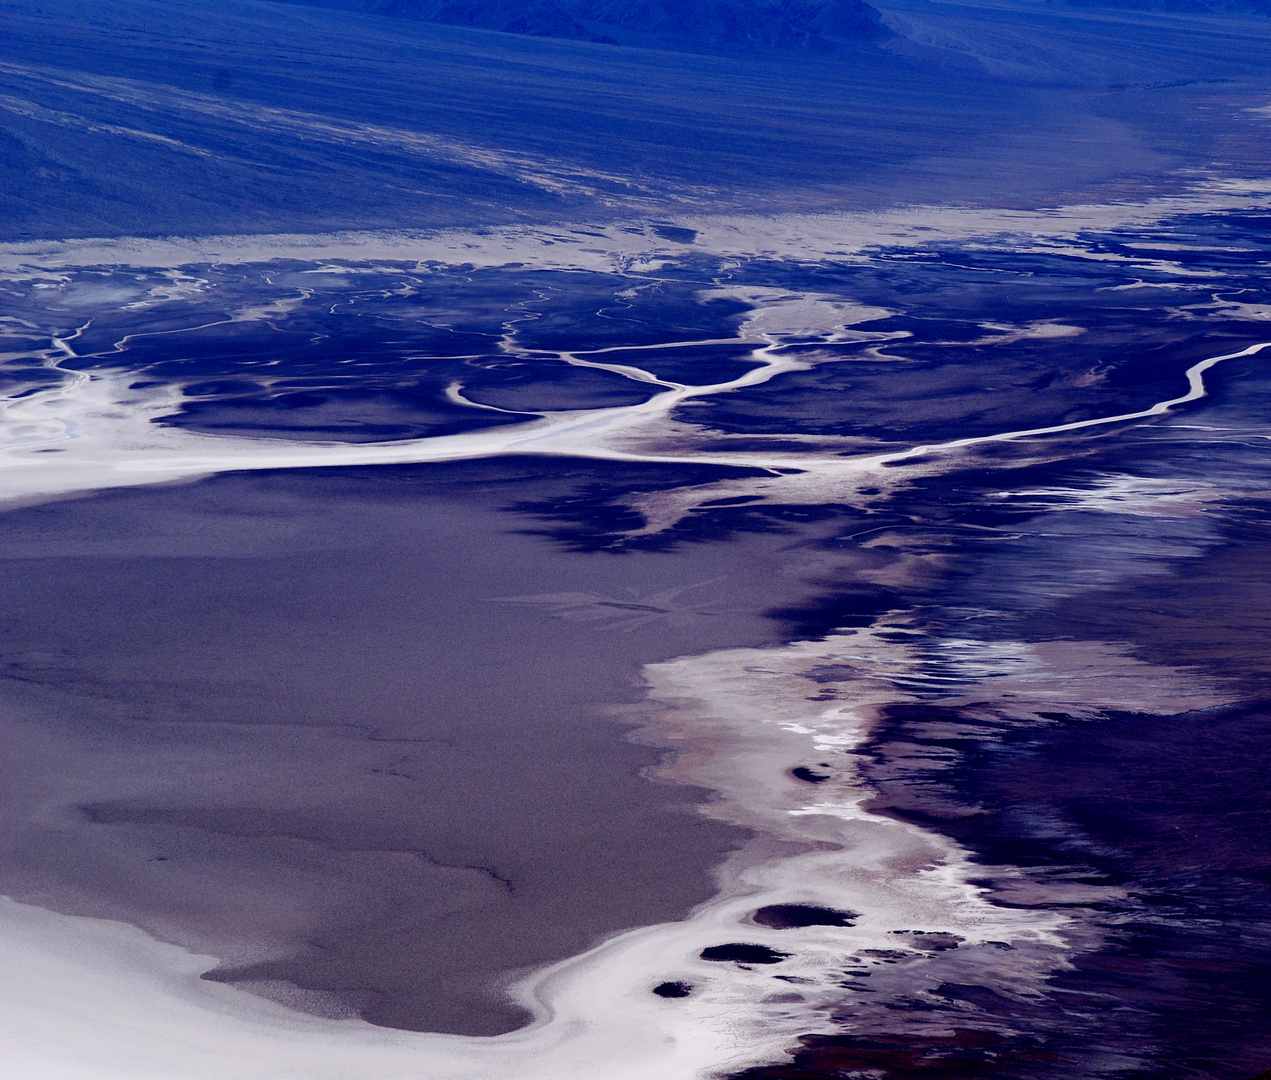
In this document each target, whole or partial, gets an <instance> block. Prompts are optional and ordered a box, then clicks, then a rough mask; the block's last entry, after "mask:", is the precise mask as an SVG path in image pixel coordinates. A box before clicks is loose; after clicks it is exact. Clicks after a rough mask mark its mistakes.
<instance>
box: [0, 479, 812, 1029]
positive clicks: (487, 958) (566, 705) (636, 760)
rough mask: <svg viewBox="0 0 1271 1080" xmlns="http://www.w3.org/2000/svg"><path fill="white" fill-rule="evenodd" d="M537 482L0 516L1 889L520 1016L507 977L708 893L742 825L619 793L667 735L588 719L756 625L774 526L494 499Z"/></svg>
mask: <svg viewBox="0 0 1271 1080" xmlns="http://www.w3.org/2000/svg"><path fill="white" fill-rule="evenodd" d="M536 467H537V466H536ZM509 471H510V472H511V473H515V488H514V489H512V488H510V487H507V486H505V485H503V484H502V483H501V481H500V477H502V476H503V475H504V474H505V473H509ZM552 472H555V473H556V474H557V475H556V476H555V477H553V476H552V475H551V474H552ZM564 472H565V470H562V469H561V468H560V467H559V466H552V465H551V464H550V463H548V464H547V465H546V466H545V467H544V468H543V469H542V471H541V472H540V473H539V474H538V475H537V476H533V475H532V476H529V477H527V476H526V475H524V473H523V470H521V469H520V467H519V466H517V467H513V468H511V470H509V467H507V466H505V465H500V466H497V467H494V466H489V467H487V466H483V465H477V466H465V467H464V468H463V469H460V470H455V469H447V468H441V469H435V470H432V471H431V472H430V471H429V470H413V471H412V470H407V471H402V472H393V473H383V472H376V473H363V474H350V473H342V474H317V473H312V474H304V475H296V474H260V475H254V476H225V477H221V478H218V479H216V480H214V481H208V482H204V483H200V484H195V485H191V486H187V487H179V488H168V489H149V490H131V491H123V492H117V493H111V494H106V495H102V496H98V497H93V498H86V499H82V500H70V501H63V502H59V503H56V504H50V505H46V506H42V507H34V508H28V509H24V510H19V511H13V512H11V513H9V514H6V515H4V516H3V518H0V557H3V558H4V560H5V563H6V564H7V570H6V573H5V574H4V575H0V606H2V607H3V610H4V611H5V612H6V613H7V618H6V624H5V627H4V655H3V663H4V671H3V674H4V675H5V676H6V679H5V682H4V694H5V698H6V701H5V703H4V707H3V712H2V713H0V725H2V728H3V734H4V736H5V741H6V742H7V743H8V744H9V747H10V751H9V755H8V759H7V763H6V768H7V770H8V771H9V775H8V778H7V783H6V785H5V788H4V795H3V797H2V800H0V814H3V822H2V826H3V837H4V840H5V845H4V848H3V850H2V851H0V890H3V891H4V892H6V893H8V894H10V895H12V896H14V897H15V898H17V899H20V900H25V901H28V902H33V903H37V904H40V905H43V906H46V907H49V908H52V909H55V910H60V911H66V912H70V913H75V914H88V915H94V916H101V917H109V918H117V919H122V920H124V921H127V922H131V923H133V924H135V925H138V926H140V927H142V928H143V929H146V930H147V931H149V932H151V933H154V934H156V935H158V936H160V937H162V938H165V939H167V940H171V941H175V942H178V943H180V944H184V945H187V946H190V947H193V948H196V949H199V950H202V951H208V952H211V953H213V954H215V955H217V956H219V957H221V958H222V960H223V961H224V962H223V964H222V966H221V967H220V968H219V969H218V970H217V971H216V972H215V974H214V977H215V978H218V979H221V980H225V981H232V982H237V983H241V984H242V985H244V986H246V987H248V988H251V989H254V990H256V991H258V992H261V993H266V994H269V995H270V996H274V997H281V998H282V999H284V1000H286V1001H287V1002H288V1003H290V1004H293V1005H297V1006H300V1007H303V1008H309V1009H311V1010H314V1011H320V1012H326V1013H328V1014H334V1015H341V1014H343V1015H347V1014H348V1013H349V1012H355V1013H359V1014H361V1015H364V1016H365V1017H366V1018H368V1019H371V1020H373V1021H374V1022H377V1023H380V1024H385V1025H389V1026H394V1027H402V1028H412V1029H422V1030H437V1031H452V1032H458V1033H464V1034H493V1033H497V1032H499V1031H506V1030H509V1029H510V1028H513V1027H516V1026H517V1025H519V1024H520V1023H523V1022H524V1020H525V1019H526V1014H525V1013H524V1012H523V1011H522V1010H521V1009H519V1008H518V1007H516V1006H514V1005H513V1004H512V1003H511V1002H510V1001H509V1000H508V999H506V998H505V997H504V996H503V994H502V987H503V986H504V985H506V983H507V982H508V980H509V979H510V977H511V975H512V974H513V973H516V972H519V971H524V970H525V969H526V968H528V967H532V966H536V965H541V964H544V963H548V962H550V961H553V960H556V959H560V958H562V957H565V956H569V955H572V954H574V953H577V952H580V951H582V950H583V949H586V948H587V947H589V946H590V945H592V944H593V943H595V942H596V941H597V940H599V939H600V938H602V937H604V936H606V935H609V934H611V933H614V932H616V931H618V930H620V929H623V928H626V927H631V926H638V925H644V924H648V923H654V922H661V921H666V920H674V919H678V918H680V917H682V916H683V915H684V914H685V913H686V912H687V911H688V909H689V908H691V907H692V906H693V905H694V904H697V903H699V902H701V901H703V900H705V899H707V898H708V897H709V896H710V895H712V893H713V883H712V876H711V873H712V868H713V867H715V866H716V865H717V864H718V863H719V862H720V861H721V860H723V859H724V858H725V857H726V855H727V854H728V853H729V852H730V851H732V850H733V849H734V848H735V847H736V846H738V845H739V844H740V843H741V841H742V840H743V839H744V837H745V835H746V833H745V832H744V831H743V830H741V829H738V828H735V827H733V826H730V825H727V824H724V823H721V822H718V821H713V820H710V819H707V818H705V817H703V816H701V815H700V814H698V813H696V808H697V805H698V803H699V802H700V801H701V799H702V798H703V797H704V796H703V794H702V793H701V792H700V791H694V790H693V789H691V788H685V787H683V786H679V785H670V784H658V783H650V782H649V781H648V780H646V779H644V778H643V777H642V775H641V774H642V772H643V771H645V770H648V769H650V768H651V767H652V766H654V765H655V764H656V763H657V762H658V761H659V760H660V759H661V757H662V755H663V754H664V753H665V751H664V750H663V749H660V748H657V747H649V746H647V745H637V744H636V743H633V742H631V741H630V740H628V739H626V738H625V737H624V735H625V731H626V729H625V728H624V726H623V725H621V724H618V723H615V722H613V721H612V720H611V719H606V718H605V717H606V715H607V714H608V711H609V710H611V709H612V708H613V706H614V705H615V704H621V703H622V702H624V701H626V702H635V701H637V700H639V697H640V695H641V693H642V690H641V687H640V684H639V682H638V678H637V676H638V674H639V672H640V669H641V667H642V665H644V664H646V663H648V662H651V661H657V660H661V659H665V658H668V657H671V656H676V655H681V654H684V653H695V652H700V651H705V650H709V649H712V648H718V647H720V646H722V645H734V644H762V643H767V642H771V641H773V640H774V639H775V637H776V627H775V625H774V624H773V623H771V622H770V621H768V620H766V619H765V618H763V617H762V616H761V615H760V614H759V612H760V611H762V610H763V609H764V608H766V607H770V606H772V605H773V604H774V603H782V602H792V601H795V600H797V599H798V598H799V597H800V596H801V595H802V593H803V591H804V585H803V584H802V582H801V581H800V580H799V579H798V576H797V575H792V574H790V573H787V572H785V569H788V565H789V562H790V560H789V549H790V547H791V544H792V543H793V541H792V538H791V537H789V536H784V537H781V536H775V535H751V536H749V537H745V538H742V539H741V540H738V541H733V542H729V543H723V544H704V545H690V546H688V547H686V548H685V549H683V550H682V551H679V552H676V553H673V554H666V553H661V554H654V553H649V552H643V553H642V552H629V553H626V554H623V555H609V554H595V553H590V554H589V553H583V552H578V551H569V550H566V549H565V547H564V546H562V545H559V544H556V543H553V542H551V541H549V540H547V539H544V538H543V537H540V536H533V535H528V534H526V533H525V532H518V531H515V530H517V529H523V528H524V527H525V524H526V522H525V519H523V518H520V519H518V518H517V517H514V516H508V515H506V514H504V513H501V512H499V511H498V510H497V507H498V506H499V505H500V504H501V503H503V502H505V501H509V496H510V494H512V493H513V490H514V494H515V495H516V496H517V497H519V498H523V497H525V495H526V493H527V491H528V490H530V489H533V488H537V491H538V493H539V494H546V495H550V494H552V493H553V492H559V490H560V489H561V488H562V486H567V485H568V484H569V483H571V482H572V481H571V480H569V479H568V477H565V476H564V475H563V474H564ZM590 478H591V479H594V477H590ZM783 553H784V554H783ZM783 564H785V568H784V569H783ZM562 596H564V597H566V600H562V599H561V597H562ZM579 597H581V599H579ZM588 597H590V600H588ZM651 597H652V599H650V598H651ZM509 598H511V599H514V600H516V601H517V602H516V603H508V602H506V601H507V600H508V599H509ZM569 598H572V599H569ZM637 609H638V610H637ZM720 611H727V613H728V618H727V619H721V618H719V617H718V613H719V612H720Z"/></svg>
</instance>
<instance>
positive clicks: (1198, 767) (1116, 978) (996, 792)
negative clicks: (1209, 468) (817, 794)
mask: <svg viewBox="0 0 1271 1080" xmlns="http://www.w3.org/2000/svg"><path fill="white" fill-rule="evenodd" d="M1243 509H1244V511H1245V512H1246V513H1250V512H1254V511H1256V509H1257V508H1256V507H1245V508H1243ZM1269 611H1271V562H1269V561H1268V559H1267V546H1266V544H1265V541H1264V539H1263V538H1262V536H1261V535H1260V530H1259V529H1258V528H1256V527H1254V526H1252V525H1246V526H1243V527H1233V528H1232V529H1231V535H1230V536H1229V537H1228V542H1226V543H1225V544H1223V545H1222V546H1221V547H1219V548H1217V549H1216V550H1214V551H1213V552H1212V553H1211V554H1210V555H1209V557H1207V558H1205V559H1187V560H1179V561H1178V563H1177V564H1176V565H1175V569H1174V573H1172V574H1170V575H1168V576H1162V577H1160V578H1158V579H1155V580H1153V581H1150V582H1148V583H1146V584H1144V583H1136V586H1135V587H1133V588H1130V587H1126V588H1122V589H1109V590H1097V591H1092V592H1089V593H1085V594H1081V595H1079V596H1077V597H1074V598H1072V599H1071V600H1069V601H1067V602H1064V603H1060V604H1057V605H1055V607H1054V608H1053V610H1052V611H1050V612H1049V613H1047V614H1046V615H1044V616H1041V617H1039V618H1038V619H1037V620H1036V621H1035V622H1034V623H1033V629H1034V630H1035V631H1037V632H1039V633H1046V634H1047V635H1049V634H1053V635H1054V636H1061V635H1063V634H1064V633H1065V632H1066V633H1067V635H1069V636H1074V637H1077V638H1101V639H1104V640H1113V641H1123V642H1127V643H1129V644H1130V645H1132V646H1133V647H1134V651H1135V654H1136V655H1139V656H1142V657H1145V658H1148V659H1151V660H1153V661H1155V662H1157V663H1162V664H1170V665H1178V666H1185V667H1188V668H1190V669H1191V670H1192V671H1194V672H1195V674H1196V677H1197V678H1198V679H1204V678H1207V677H1213V676H1219V677H1221V678H1223V679H1224V680H1225V683H1226V685H1228V686H1235V687H1243V688H1244V690H1245V692H1246V693H1247V694H1248V695H1249V696H1248V697H1246V698H1245V699H1244V700H1242V701H1237V702H1236V703H1234V704H1232V705H1230V706H1226V707H1220V708H1214V709H1209V710H1203V711H1199V712H1191V713H1183V714H1180V715H1174V716H1166V715H1155V714H1144V713H1108V714H1104V715H1103V716H1101V717H1099V718H1096V719H1077V718H1072V717H1068V716H1065V715H1062V714H1055V715H1054V716H1053V717H1051V720H1052V724H1051V725H1050V726H1043V727H1036V726H1029V727H1025V728H1017V729H1014V730H1003V729H1001V728H997V729H996V730H989V728H987V727H986V729H985V730H984V732H983V733H982V734H979V733H977V732H976V730H975V722H974V721H973V720H968V719H967V718H966V717H965V716H962V715H960V714H959V713H958V711H957V710H944V711H943V713H942V711H941V710H938V709H931V708H927V709H912V708H906V707H903V706H897V707H896V708H895V709H894V712H893V716H892V717H891V719H890V721H889V722H888V723H886V724H884V725H883V726H882V727H881V728H880V729H879V730H878V731H877V732H876V734H875V738H874V740H873V745H872V747H871V752H870V758H871V760H872V763H873V765H872V769H871V771H872V776H871V779H872V782H873V783H874V784H875V786H876V788H877V790H878V792H879V797H878V799H877V800H876V801H875V803H874V809H875V810H879V811H881V812H885V813H890V814H892V815H895V816H898V817H901V818H904V819H906V820H910V821H914V822H918V823H920V824H921V825H923V826H924V827H926V828H931V829H936V830H938V831H941V832H943V833H945V834H946V835H949V836H951V837H953V838H955V839H956V840H958V842H959V843H961V844H963V845H965V846H966V847H967V848H968V849H970V850H971V851H973V852H974V853H975V854H976V858H977V861H979V862H980V863H981V864H982V865H983V875H982V880H983V883H984V884H986V885H989V886H990V887H991V888H993V889H994V890H995V894H996V895H997V896H998V898H999V902H1001V903H1005V904H1011V905H1022V906H1025V907H1040V908H1050V909H1065V908H1066V909H1068V910H1070V911H1072V912H1073V913H1074V914H1075V915H1078V916H1079V917H1080V918H1081V919H1082V920H1084V921H1086V923H1087V925H1088V926H1089V927H1093V928H1095V931H1096V933H1097V934H1098V936H1099V938H1100V940H1099V941H1098V942H1097V943H1096V944H1093V945H1089V946H1087V947H1085V948H1083V949H1080V950H1078V952H1077V953H1076V955H1075V956H1074V961H1073V963H1074V966H1073V968H1072V969H1071V970H1068V971H1062V972H1058V973H1056V975H1055V976H1054V977H1053V978H1052V979H1051V980H1050V981H1049V983H1048V984H1047V987H1046V992H1045V995H1044V997H1043V998H1042V999H1041V1000H1039V1001H1036V1002H1032V1003H1022V1002H1019V1001H1009V1000H1007V999H1005V998H1001V997H997V996H995V995H990V994H986V993H985V992H983V991H976V989H975V988H972V987H959V986H954V985H948V986H944V987H941V988H940V989H939V991H938V993H937V997H942V998H943V999H945V1001H946V1002H947V1003H948V1004H949V1005H950V1006H953V1007H955V1008H958V1009H959V1010H960V1011H961V1015H962V1016H963V1017H964V1018H965V1020H966V1028H967V1030H965V1031H963V1032H961V1033H959V1034H958V1035H957V1036H953V1037H951V1038H950V1040H949V1041H948V1045H947V1046H946V1045H945V1044H944V1043H941V1042H931V1041H930V1040H927V1041H925V1042H924V1041H922V1040H905V1039H903V1038H897V1039H889V1040H888V1039H885V1040H883V1041H882V1042H877V1040H875V1041H874V1042H871V1041H870V1040H868V1039H858V1038H852V1037H847V1036H844V1037H842V1038H832V1039H821V1040H818V1039H809V1040H807V1046H806V1047H805V1048H804V1050H803V1051H802V1052H801V1053H799V1054H798V1055H797V1056H796V1058H795V1067H792V1068H790V1069H787V1070H786V1071H781V1070H758V1071H756V1072H754V1073H753V1074H747V1076H748V1077H753V1080H759V1078H760V1077H763V1078H771V1080H776V1078H777V1077H781V1078H794V1077H805V1076H806V1077H811V1076H824V1075H835V1072H834V1070H835V1069H842V1068H846V1067H850V1068H857V1069H861V1068H867V1067H873V1068H879V1069H881V1070H882V1073H881V1075H884V1076H887V1077H889V1078H890V1077H902V1076H903V1077H908V1076H933V1077H934V1076H946V1075H947V1076H994V1077H998V1076H1000V1077H1030V1078H1032V1077H1039V1078H1040V1077H1058V1076H1074V1075H1079V1076H1086V1075H1090V1076H1095V1075H1116V1076H1122V1075H1127V1076H1135V1077H1172V1076H1199V1077H1214V1078H1220V1080H1228V1078H1230V1080H1244V1078H1246V1077H1250V1076H1253V1075H1254V1074H1256V1073H1259V1072H1260V1071H1261V1070H1264V1069H1265V1068H1266V1067H1267V1065H1268V1063H1271V842H1269V839H1268V838H1269V837H1271V832H1269V830H1268V828H1267V822H1268V821H1269V820H1271V794H1269V793H1268V790H1267V785H1266V776H1267V773H1268V770H1269V769H1271V705H1269V704H1268V697H1267V695H1266V690H1267V681H1268V675H1269V674H1271V646H1269V645H1268V642H1269V641H1271V639H1269V638H1268V637H1267V633H1266V627H1267V621H1268V612H1269ZM942 728H943V730H944V731H945V732H946V733H947V732H949V731H955V730H956V731H959V732H960V733H961V734H960V735H953V736H950V735H948V734H946V735H944V736H943V737H942V736H941V735H939V734H938V733H939V732H940V731H941V729H942ZM924 732H925V734H924ZM924 753H925V754H928V755H929V758H928V760H930V761H931V762H933V763H934V762H936V761H937V760H939V761H940V762H941V764H939V765H935V764H933V765H932V766H931V771H930V772H926V773H924V771H923V767H922V766H921V765H918V766H913V762H915V761H921V760H922V758H923V755H924ZM896 754H899V755H901V756H903V757H904V758H905V760H906V761H908V762H909V763H910V766H911V767H901V768H900V769H897V768H896V760H897V759H896V758H895V755H896ZM950 762H952V763H950ZM1003 868H1010V869H1008V870H1007V872H1006V873H1001V871H1002V870H1003ZM1021 869H1022V871H1023V873H1024V882H1026V883H1024V882H1021V880H1020V878H1019V877H1018V871H1019V870H1021ZM1087 887H1089V888H1090V889H1091V890H1093V892H1092V893H1090V894H1087V895H1085V896H1084V897H1083V895H1082V893H1083V890H1085V889H1086V888H1087ZM1004 1033H1005V1034H1004ZM955 1063H961V1064H960V1065H958V1066H957V1068H955V1067H954V1064H955Z"/></svg>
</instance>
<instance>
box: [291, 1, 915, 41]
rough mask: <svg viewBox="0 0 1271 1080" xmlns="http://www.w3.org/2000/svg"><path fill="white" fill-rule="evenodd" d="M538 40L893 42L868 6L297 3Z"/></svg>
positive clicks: (834, 3) (798, 3)
mask: <svg viewBox="0 0 1271 1080" xmlns="http://www.w3.org/2000/svg"><path fill="white" fill-rule="evenodd" d="M294 2H298V3H306V2H310V3H317V4H319V5H321V6H324V7H327V6H338V7H341V8H345V9H346V10H347V9H351V10H356V11H363V12H367V13H369V14H374V15H391V16H399V17H403V18H409V19H417V20H420V21H422V22H432V23H444V24H448V25H451V26H470V27H476V28H479V29H483V30H500V31H503V32H505V33H513V34H530V35H533V36H535V37H552V38H573V39H576V40H580V41H591V42H601V43H605V44H612V45H618V44H621V45H642V46H651V47H662V48H673V49H685V50H689V51H710V52H717V51H725V52H728V51H737V50H744V51H753V50H763V51H766V50H771V49H780V50H787V49H806V50H812V51H817V52H825V51H830V50H832V49H833V48H834V47H835V46H836V45H838V44H842V43H844V42H870V41H877V40H880V39H882V38H886V37H888V36H890V33H891V32H890V31H889V30H888V29H887V28H886V27H885V26H884V25H883V22H882V19H881V17H880V15H879V12H878V11H877V10H876V9H875V8H873V7H871V6H870V5H869V4H867V3H865V2H864V0H294Z"/></svg>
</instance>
